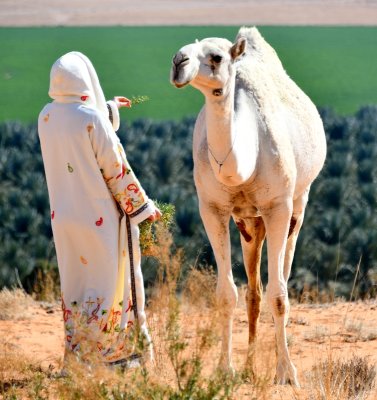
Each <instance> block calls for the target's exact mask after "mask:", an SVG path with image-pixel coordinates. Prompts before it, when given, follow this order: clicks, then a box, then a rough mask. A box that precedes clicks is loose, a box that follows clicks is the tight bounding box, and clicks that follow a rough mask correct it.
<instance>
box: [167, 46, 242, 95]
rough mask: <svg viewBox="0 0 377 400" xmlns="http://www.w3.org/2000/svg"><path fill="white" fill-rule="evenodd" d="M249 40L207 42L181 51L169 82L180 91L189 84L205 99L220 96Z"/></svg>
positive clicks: (174, 59)
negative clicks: (208, 96) (207, 96)
mask: <svg viewBox="0 0 377 400" xmlns="http://www.w3.org/2000/svg"><path fill="white" fill-rule="evenodd" d="M245 47H246V40H245V39H244V38H241V39H239V40H237V42H236V43H235V44H232V43H231V42H230V41H229V40H227V39H220V38H208V39H203V40H201V41H200V42H199V41H196V42H195V43H192V44H188V45H187V46H184V47H182V48H181V49H180V50H179V51H178V53H177V54H176V55H175V56H174V57H173V61H172V68H171V72H170V80H171V83H172V84H173V85H175V86H176V87H177V88H182V87H184V86H186V85H188V84H191V85H192V86H193V87H195V88H197V89H198V90H200V91H201V92H202V93H203V94H204V95H210V96H211V95H212V96H221V95H222V94H223V90H224V87H225V86H226V85H227V84H228V82H229V81H230V77H231V76H232V75H233V63H234V61H235V60H236V59H237V57H239V56H241V55H242V54H243V53H244V51H245Z"/></svg>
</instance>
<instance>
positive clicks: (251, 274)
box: [236, 217, 266, 370]
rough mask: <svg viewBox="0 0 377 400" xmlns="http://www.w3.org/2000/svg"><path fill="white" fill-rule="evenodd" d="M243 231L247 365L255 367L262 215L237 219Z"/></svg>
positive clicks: (262, 239)
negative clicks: (247, 325)
mask: <svg viewBox="0 0 377 400" xmlns="http://www.w3.org/2000/svg"><path fill="white" fill-rule="evenodd" d="M236 224H237V227H238V229H239V231H240V233H241V245H242V253H243V260H244V265H245V270H246V274H247V279H248V286H247V292H246V307H247V316H248V320H249V348H248V356H247V367H248V368H250V369H251V370H252V369H253V367H254V354H255V342H256V335H257V326H258V320H259V315H260V303H261V300H262V292H263V289H262V283H261V279H260V262H261V256H262V247H263V242H264V239H265V237H266V230H265V227H264V222H263V219H262V218H261V217H257V218H248V219H245V220H237V219H236Z"/></svg>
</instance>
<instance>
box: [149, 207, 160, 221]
mask: <svg viewBox="0 0 377 400" xmlns="http://www.w3.org/2000/svg"><path fill="white" fill-rule="evenodd" d="M161 215H162V214H161V211H160V210H159V209H158V208H157V207H156V208H155V210H154V213H153V214H152V215H150V216H149V217H148V221H151V222H154V221H158V220H159V219H160V218H161Z"/></svg>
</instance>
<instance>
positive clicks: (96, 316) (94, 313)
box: [87, 298, 102, 324]
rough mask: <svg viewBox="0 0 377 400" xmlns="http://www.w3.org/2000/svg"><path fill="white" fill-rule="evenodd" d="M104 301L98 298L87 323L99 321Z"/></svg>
mask: <svg viewBox="0 0 377 400" xmlns="http://www.w3.org/2000/svg"><path fill="white" fill-rule="evenodd" d="M101 304H102V301H99V299H98V298H97V307H96V308H95V309H94V310H93V311H92V312H91V314H92V316H91V317H89V318H88V321H87V323H88V324H90V323H91V322H92V321H98V315H97V314H98V311H99V309H100V307H101Z"/></svg>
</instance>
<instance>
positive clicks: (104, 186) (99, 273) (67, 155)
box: [38, 53, 154, 362]
mask: <svg viewBox="0 0 377 400" xmlns="http://www.w3.org/2000/svg"><path fill="white" fill-rule="evenodd" d="M49 94H50V96H51V97H52V98H53V99H54V101H53V102H52V103H50V104H47V105H46V106H45V107H44V108H43V110H42V111H41V113H40V115H39V120H38V131H39V138H40V143H41V149H42V156H43V162H44V167H45V173H46V179H47V186H48V192H49V198H50V207H51V224H52V230H53V235H54V241H55V248H56V253H57V260H58V266H59V274H60V281H61V292H62V308H63V317H64V327H65V340H66V348H67V349H68V350H72V351H74V350H78V349H80V351H81V352H83V353H85V351H88V352H90V351H92V350H91V348H92V345H93V343H95V346H96V347H97V349H98V351H99V353H100V354H101V355H102V356H103V360H104V361H111V362H112V361H118V360H120V359H123V358H125V357H127V355H129V353H130V351H132V349H130V348H128V347H127V335H128V333H129V329H128V328H130V327H131V326H132V325H133V324H134V315H133V314H134V313H133V312H132V303H133V302H132V296H131V287H130V285H131V283H130V255H131V259H133V267H134V269H135V278H136V279H135V280H136V296H137V310H138V314H137V317H138V323H139V325H140V328H141V330H142V331H143V332H144V334H145V335H146V337H147V338H148V340H149V336H148V332H147V328H146V321H145V312H144V286H143V277H142V273H141V267H140V248H139V230H138V225H137V224H138V223H139V222H141V221H142V220H144V219H146V218H147V217H148V216H149V215H151V214H152V213H153V212H154V205H153V202H151V201H150V200H148V197H147V195H146V194H145V192H144V190H143V189H142V187H141V186H140V183H139V182H138V180H137V178H136V177H135V175H134V173H133V171H132V169H131V167H130V165H129V163H128V162H127V159H126V155H125V152H124V149H123V147H122V145H121V143H120V141H119V139H118V137H117V135H116V133H115V131H114V128H113V126H112V125H111V123H110V121H109V118H108V110H107V107H106V103H105V101H104V97H103V93H102V90H101V88H100V86H99V82H98V78H97V76H96V74H95V71H94V68H93V67H92V65H91V63H90V61H89V60H88V59H87V58H86V57H85V56H83V55H81V54H80V53H68V54H66V55H64V56H63V57H61V58H60V59H59V60H58V61H57V62H56V63H55V64H54V66H53V68H52V70H51V80H50V91H49ZM112 112H113V113H114V114H115V113H117V112H118V111H117V109H116V107H115V108H114V107H112ZM117 116H118V115H115V117H117ZM118 119H119V118H118ZM119 209H120V210H123V212H122V211H121V212H120V210H119ZM124 214H125V215H124ZM127 223H128V228H129V231H127V227H126V225H127ZM130 238H131V240H130ZM130 245H131V246H132V251H131V253H130ZM85 346H86V347H85Z"/></svg>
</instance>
